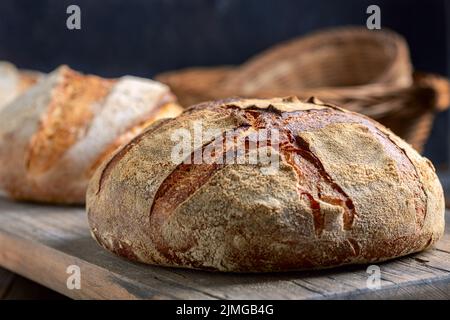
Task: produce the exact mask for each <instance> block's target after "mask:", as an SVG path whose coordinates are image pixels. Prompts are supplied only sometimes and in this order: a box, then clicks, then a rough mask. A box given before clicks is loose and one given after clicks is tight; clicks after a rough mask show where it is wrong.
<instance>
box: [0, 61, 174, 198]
mask: <svg viewBox="0 0 450 320" xmlns="http://www.w3.org/2000/svg"><path fill="white" fill-rule="evenodd" d="M180 112H181V107H179V106H178V105H177V104H176V103H175V97H174V96H173V95H172V94H171V92H170V90H169V89H168V87H167V86H165V85H163V84H160V83H157V82H154V81H151V80H146V79H140V78H135V77H123V78H120V79H117V80H110V79H103V78H100V77H96V76H91V75H82V74H80V73H77V72H75V71H73V70H71V69H69V68H68V67H66V66H62V67H60V68H58V69H57V70H55V71H54V72H52V73H51V74H50V75H48V76H47V78H46V79H44V80H41V81H40V82H39V83H38V84H37V85H35V86H34V87H32V88H31V89H29V90H28V91H27V92H26V93H24V94H23V95H21V96H20V97H18V98H17V99H15V100H14V101H13V102H12V103H11V104H9V105H7V106H5V107H4V108H3V109H2V110H1V111H0V164H1V165H0V187H1V188H3V189H4V190H5V191H6V193H7V194H9V195H10V196H11V197H12V198H15V199H20V200H33V201H43V202H55V203H84V200H85V194H86V189H87V184H88V181H89V178H90V177H91V176H92V174H93V173H94V171H95V169H96V167H97V166H98V165H100V163H101V162H102V160H103V159H104V158H105V157H107V156H108V155H109V153H111V152H113V151H114V150H115V149H116V148H117V147H119V146H120V145H122V144H124V143H127V142H128V141H129V140H131V139H132V138H133V137H134V136H135V135H137V134H139V133H140V132H141V131H142V130H143V129H144V128H145V127H146V126H147V125H149V124H150V123H151V122H153V121H156V120H158V119H160V118H165V117H171V116H176V115H178V114H179V113H180Z"/></svg>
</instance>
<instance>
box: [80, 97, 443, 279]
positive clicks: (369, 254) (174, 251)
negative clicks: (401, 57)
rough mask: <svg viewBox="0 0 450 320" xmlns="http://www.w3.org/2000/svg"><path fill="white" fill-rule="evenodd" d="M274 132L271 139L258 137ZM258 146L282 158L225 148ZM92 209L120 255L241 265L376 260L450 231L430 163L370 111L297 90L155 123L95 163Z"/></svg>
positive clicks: (290, 266) (100, 237)
mask: <svg viewBox="0 0 450 320" xmlns="http://www.w3.org/2000/svg"><path fill="white" fill-rule="evenodd" d="M199 123H200V124H201V125H202V132H203V134H202V140H201V143H198V139H197V141H196V140H195V138H194V139H193V140H192V141H194V142H193V143H192V144H190V143H188V145H189V146H192V145H193V149H192V150H193V152H192V153H190V154H189V155H188V157H186V158H184V160H183V158H182V157H179V159H177V157H174V154H175V155H176V154H177V152H175V153H174V150H176V149H177V148H178V147H179V143H180V142H179V141H178V140H177V139H174V138H177V137H179V136H180V133H183V134H184V133H186V132H187V133H190V134H193V136H194V137H195V131H196V130H197V133H198V127H199ZM268 129H270V130H273V132H278V138H277V139H275V133H270V135H269V134H268V133H267V130H268ZM264 130H266V137H269V138H268V139H267V140H268V141H266V142H267V143H266V144H263V143H260V142H262V140H258V143H254V142H255V139H254V137H255V133H259V132H263V131H264ZM271 132H272V131H271ZM225 137H227V139H225ZM230 137H231V138H230ZM242 137H244V139H241V138H242ZM272 138H274V139H272ZM223 141H225V143H223V144H222V142H223ZM230 141H231V143H230ZM196 142H197V143H196ZM218 142H219V143H218ZM252 142H253V143H252ZM213 144H215V145H216V147H217V145H219V146H220V145H221V147H222V148H220V147H218V148H209V146H211V145H213ZM262 148H265V149H266V151H268V150H269V149H270V152H271V153H270V155H271V156H277V158H273V159H279V162H278V165H277V166H271V169H272V170H263V169H268V163H267V162H262V161H261V162H260V161H257V162H256V163H255V162H253V163H250V162H249V161H247V162H246V161H240V162H239V161H235V162H234V163H233V161H232V160H233V157H229V158H227V155H228V154H230V151H231V150H244V155H246V156H248V159H250V155H252V152H255V151H261V149H262ZM211 149H212V150H213V151H211ZM206 151H208V152H206ZM233 153H234V151H233ZM233 153H231V154H233ZM196 154H197V155H202V156H203V157H201V158H200V159H201V160H202V161H195V157H196V156H195V155H196ZM207 154H209V155H211V157H210V158H209V159H213V160H215V161H206V160H207V159H208V157H205V155H207ZM224 155H225V156H224ZM235 155H236V160H238V159H239V158H238V157H237V155H238V152H237V151H236V153H235ZM241 155H242V152H241ZM224 158H225V160H227V159H228V161H224V160H223V159H224ZM180 159H181V160H180ZM219 159H222V161H219ZM246 159H247V158H245V159H244V160H246ZM275 163H276V162H275ZM87 213H88V218H89V223H90V226H91V230H92V234H93V236H94V238H95V239H96V240H97V242H98V243H99V244H101V245H102V246H103V247H105V248H106V249H108V250H110V251H112V252H114V253H116V254H118V255H120V256H123V257H125V258H128V259H131V260H135V261H140V262H144V263H148V264H157V265H164V266H176V267H186V268H198V269H207V270H219V271H233V272H265V271H287V270H299V269H308V268H325V267H332V266H339V265H344V264H354V263H372V262H378V261H383V260H387V259H391V258H395V257H399V256H403V255H406V254H409V253H413V252H417V251H420V250H423V249H426V248H428V247H430V246H431V245H433V244H434V243H435V242H436V241H437V240H438V239H439V238H440V237H441V235H442V234H443V230H444V198H443V192H442V188H441V185H440V183H439V181H438V178H437V177H436V174H435V170H434V168H433V165H432V164H431V162H430V161H429V160H427V159H426V158H423V157H422V156H420V155H419V154H418V153H417V152H416V151H415V150H413V149H412V148H411V147H410V146H409V145H408V144H406V143H405V142H404V141H403V140H401V139H400V138H398V137H397V136H396V135H395V134H393V133H392V132H390V131H389V130H388V129H386V128H384V127H383V126H382V125H380V124H378V123H377V122H375V121H373V120H371V119H369V118H367V117H365V116H362V115H359V114H356V113H352V112H349V111H346V110H343V109H340V108H338V107H335V106H331V105H326V104H324V103H322V102H320V101H318V100H316V99H310V100H309V101H308V102H300V101H299V100H298V99H296V98H292V97H289V98H277V99H270V100H246V99H229V100H222V101H216V102H208V103H203V104H199V105H196V106H193V107H191V108H189V109H188V110H186V111H185V112H184V113H183V114H181V115H180V116H178V117H177V118H175V119H170V120H165V121H160V122H158V123H155V124H153V125H152V126H150V127H149V128H148V129H147V130H146V131H145V132H144V133H142V134H141V135H139V136H138V137H136V138H135V139H134V140H133V141H132V142H130V143H129V144H128V145H126V146H124V147H123V148H121V149H120V150H119V151H118V152H116V153H115V154H114V155H112V156H111V157H110V158H109V159H108V160H107V161H105V162H104V163H103V164H102V165H101V166H100V167H99V168H98V170H97V171H96V173H95V174H94V176H93V178H92V180H91V182H90V184H89V188H88V192H87Z"/></svg>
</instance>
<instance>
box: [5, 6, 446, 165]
mask: <svg viewBox="0 0 450 320" xmlns="http://www.w3.org/2000/svg"><path fill="white" fill-rule="evenodd" d="M446 2H450V1H445V0H384V1H373V0H371V1H366V0H345V1H336V0H297V1H294V0H292V1H288V0H284V1H275V0H272V1H265V0H189V1H188V0H147V1H144V0H129V1H124V0H122V1H119V0H105V1H92V0H90V1H89V0H82V1H75V0H73V1H65V0H46V1H40V0H35V1H24V0H1V1H0V60H9V61H11V62H13V63H15V64H16V65H18V66H19V67H22V68H29V69H37V70H41V71H45V72H49V71H51V70H52V69H54V68H55V67H56V66H58V65H60V64H63V63H64V64H68V65H70V66H71V67H72V68H74V69H77V70H80V71H83V72H89V73H95V74H99V75H102V76H108V77H115V76H121V75H123V74H133V75H138V76H144V77H151V76H153V75H154V74H156V73H158V72H161V71H165V70H170V69H178V68H182V67H187V66H194V65H216V64H236V63H241V62H243V61H245V60H246V59H247V58H248V57H250V56H252V55H253V54H255V53H257V52H259V51H261V50H263V49H265V48H267V47H269V46H271V45H272V44H274V43H277V42H279V41H282V40H286V39H290V38H292V37H294V36H297V35H301V34H305V33H307V32H310V31H312V30H316V29H320V28H324V27H331V26H337V25H349V24H353V25H365V23H366V19H367V16H368V15H367V14H366V8H367V7H368V6H369V5H371V4H377V5H379V6H380V7H381V23H382V27H388V28H391V29H394V30H396V31H397V32H399V33H401V34H402V35H403V36H405V37H406V39H407V41H408V43H409V45H410V48H411V56H412V61H413V64H414V66H415V68H416V69H418V70H423V71H428V72H436V73H440V74H448V68H447V62H448V61H449V51H448V48H447V45H448V43H450V41H449V36H450V27H449V26H448V25H447V24H446V22H447V21H446V20H447V17H450V10H449V8H450V3H449V4H447V3H446ZM70 4H77V5H79V6H80V8H81V26H82V29H81V30H68V29H67V28H66V19H67V17H68V15H67V14H66V8H67V6H68V5H70ZM448 119H449V117H448V114H447V113H443V114H440V115H439V117H438V118H437V120H436V122H435V126H434V128H433V132H432V136H431V139H430V141H429V143H428V144H427V146H426V149H425V155H427V156H429V157H430V158H431V159H432V160H433V161H434V162H435V163H436V164H438V165H439V164H443V163H447V162H448V159H449V157H448V155H449V147H448V145H449V139H448V136H449V134H448Z"/></svg>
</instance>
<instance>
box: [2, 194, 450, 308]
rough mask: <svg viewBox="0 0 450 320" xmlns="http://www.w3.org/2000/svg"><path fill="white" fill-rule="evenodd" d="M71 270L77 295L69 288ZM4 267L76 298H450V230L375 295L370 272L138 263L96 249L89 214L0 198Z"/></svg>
mask: <svg viewBox="0 0 450 320" xmlns="http://www.w3.org/2000/svg"><path fill="white" fill-rule="evenodd" d="M446 218H447V222H450V213H448V212H447V213H446ZM71 265H76V266H78V267H79V268H80V272H81V289H79V290H78V289H72V290H70V289H68V287H67V285H66V283H67V278H68V277H69V276H70V275H69V274H68V273H67V272H66V271H67V268H68V266H71ZM0 266H3V267H4V268H7V269H9V270H11V271H13V272H15V273H18V274H20V275H22V276H24V277H27V278H29V279H31V280H33V281H36V282H38V283H40V284H42V285H44V286H46V287H48V288H51V289H53V290H55V291H57V292H59V293H62V294H64V295H66V296H68V297H71V298H75V299H323V298H337V299H358V298H364V299H374V298H375V299H377V298H403V299H407V298H424V299H450V228H449V226H448V223H447V228H446V235H445V237H444V238H443V239H442V240H441V241H440V242H439V243H438V245H437V246H436V248H434V249H431V250H428V251H426V252H423V253H420V254H415V255H411V256H408V257H404V258H401V259H397V260H394V261H392V262H386V263H382V264H379V267H380V268H381V288H379V289H369V288H367V285H366V283H367V278H368V276H369V274H368V273H367V272H366V268H367V266H351V267H343V268H338V269H331V270H324V271H314V272H289V273H279V274H221V273H211V272H201V271H195V270H182V269H172V268H162V267H153V266H146V265H141V264H137V263H132V262H128V261H126V260H124V259H121V258H118V257H116V256H114V255H113V254H111V253H109V252H107V251H105V250H103V249H102V248H101V247H99V246H98V245H97V244H96V243H95V242H94V240H93V239H92V238H91V236H90V234H89V230H88V225H87V221H86V217H85V213H84V210H83V208H73V207H58V206H43V205H36V204H23V203H14V202H10V201H7V200H5V199H2V198H0Z"/></svg>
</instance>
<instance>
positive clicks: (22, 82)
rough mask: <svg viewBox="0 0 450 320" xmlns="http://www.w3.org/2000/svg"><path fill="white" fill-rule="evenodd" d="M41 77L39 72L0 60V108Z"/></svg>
mask: <svg viewBox="0 0 450 320" xmlns="http://www.w3.org/2000/svg"><path fill="white" fill-rule="evenodd" d="M42 78H43V75H42V74H41V73H40V72H37V71H28V70H18V69H17V68H16V66H15V65H13V64H12V63H9V62H6V61H0V109H2V108H3V107H4V106H5V105H7V104H8V103H10V102H11V101H13V100H14V99H15V98H16V97H17V96H19V95H20V94H21V93H22V92H24V91H25V90H27V89H28V88H30V87H31V86H33V85H34V84H36V83H37V82H38V81H39V80H40V79H42Z"/></svg>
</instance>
